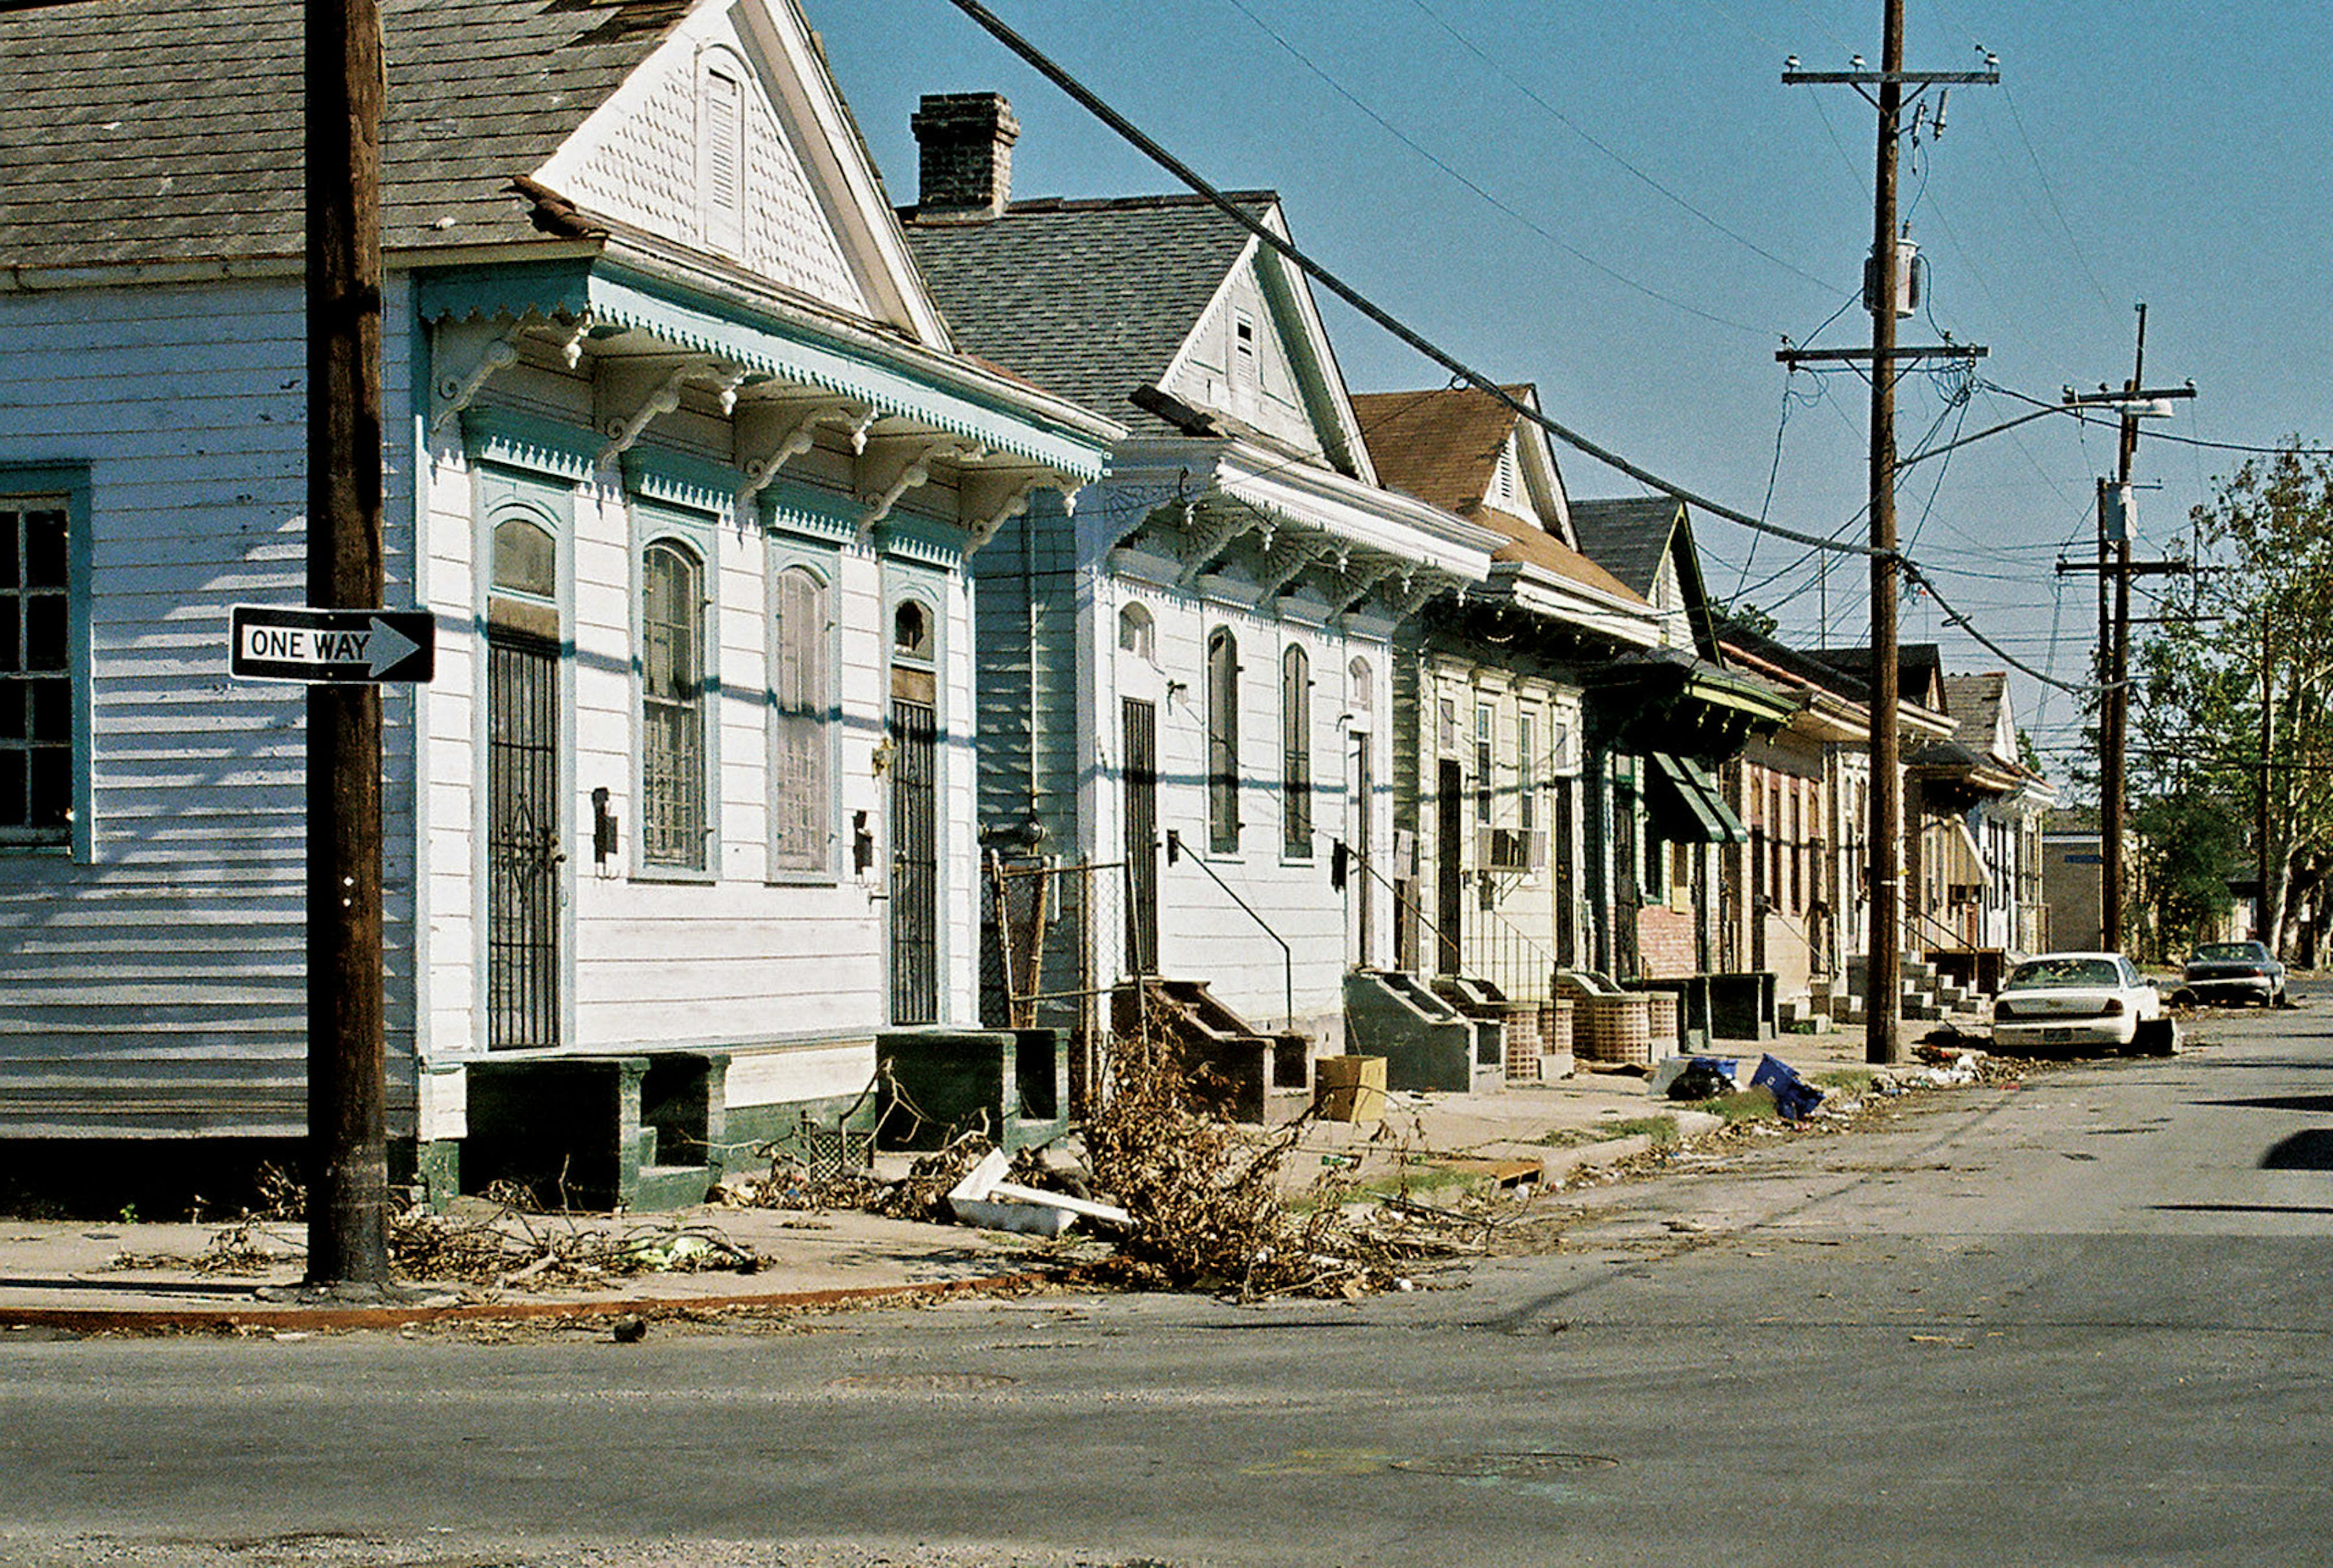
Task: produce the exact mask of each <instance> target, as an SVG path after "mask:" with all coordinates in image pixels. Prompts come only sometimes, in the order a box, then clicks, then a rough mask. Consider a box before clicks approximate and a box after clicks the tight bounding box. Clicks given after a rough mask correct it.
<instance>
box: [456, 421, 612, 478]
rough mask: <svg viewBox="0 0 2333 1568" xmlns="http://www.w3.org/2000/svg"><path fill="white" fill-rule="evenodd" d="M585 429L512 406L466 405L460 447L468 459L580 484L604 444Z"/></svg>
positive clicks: (588, 476) (592, 467) (587, 476)
mask: <svg viewBox="0 0 2333 1568" xmlns="http://www.w3.org/2000/svg"><path fill="white" fill-rule="evenodd" d="M462 445H463V448H464V449H465V450H466V451H467V452H468V453H469V454H470V457H471V459H472V460H473V461H474V462H478V463H494V464H501V465H502V466H503V467H504V468H522V469H524V470H526V471H527V472H529V473H543V474H548V475H550V476H551V477H552V478H554V479H564V480H566V481H568V482H569V483H576V484H580V483H583V482H584V481H586V480H588V479H590V477H591V475H592V473H593V472H594V470H595V467H596V464H597V460H598V458H599V455H600V447H601V446H602V445H605V443H604V442H602V441H601V440H600V438H599V437H598V436H596V435H593V434H592V433H591V432H590V431H589V430H579V429H577V428H576V427H575V426H574V425H566V424H562V423H561V422H560V421H559V420H556V419H546V418H544V417H543V416H541V415H540V414H523V413H521V412H519V411H518V410H516V409H514V408H466V409H464V410H463V411H462Z"/></svg>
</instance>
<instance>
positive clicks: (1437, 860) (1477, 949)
mask: <svg viewBox="0 0 2333 1568" xmlns="http://www.w3.org/2000/svg"><path fill="white" fill-rule="evenodd" d="M1505 390H1506V392H1507V393H1508V395H1509V396H1510V397H1514V398H1515V399H1516V400H1517V401H1519V402H1522V403H1523V404H1525V405H1526V406H1537V402H1538V394H1537V392H1536V390H1535V389H1534V388H1532V387H1529V386H1517V387H1507V388H1505ZM1353 401H1354V406H1355V407H1356V409H1357V410H1358V411H1359V414H1360V417H1361V421H1362V424H1363V425H1364V426H1365V428H1366V429H1367V430H1368V436H1369V443H1370V451H1371V452H1372V454H1374V455H1375V457H1376V459H1377V464H1378V473H1379V475H1380V476H1381V477H1383V478H1384V480H1385V481H1386V483H1387V484H1389V485H1392V486H1394V487H1395V488H1397V489H1399V490H1401V491H1404V492H1407V493H1410V494H1414V495H1416V496H1419V497H1421V498H1423V499H1425V500H1427V501H1430V502H1434V503H1435V504H1436V505H1439V506H1441V507H1443V508H1445V510H1447V511H1450V512H1455V513H1457V514H1458V515H1460V516H1462V517H1465V518H1467V519H1469V520H1471V521H1476V522H1479V523H1481V524H1483V526H1484V527H1486V528H1489V529H1491V530H1493V531H1494V532H1496V533H1497V534H1499V536H1500V542H1499V546H1498V549H1497V550H1496V551H1495V552H1494V555H1493V565H1492V568H1491V576H1490V578H1489V580H1488V581H1487V582H1486V583H1484V584H1483V586H1482V587H1481V588H1475V589H1472V590H1470V591H1468V592H1467V593H1464V594H1452V595H1445V596H1442V597H1440V598H1436V599H1435V600H1434V601H1433V602H1432V603H1430V604H1429V605H1428V606H1427V607H1426V609H1425V611H1424V612H1423V613H1422V614H1421V615H1420V616H1418V617H1416V618H1415V619H1414V620H1412V621H1410V622H1408V623H1407V624H1406V625H1405V626H1404V627H1403V629H1402V631H1401V633H1400V634H1399V636H1398V638H1397V642H1398V648H1397V655H1398V656H1397V663H1396V666H1395V676H1394V681H1395V714H1396V718H1395V733H1396V737H1397V760H1396V762H1395V800H1396V805H1395V822H1396V826H1397V829H1398V830H1400V831H1401V832H1402V833H1403V834H1404V835H1405V848H1408V847H1410V846H1414V853H1412V854H1410V855H1408V856H1405V857H1404V858H1403V860H1402V862H1401V864H1400V865H1399V866H1398V868H1397V872H1396V874H1395V882H1396V884H1397V886H1398V888H1399V889H1400V892H1401V895H1402V896H1401V900H1400V904H1399V906H1398V909H1399V915H1398V927H1399V930H1398V937H1399V940H1398V941H1397V954H1398V958H1397V964H1398V967H1400V968H1403V969H1406V970H1413V971H1416V972H1419V973H1425V974H1435V975H1462V974H1463V975H1464V976H1467V977H1469V978H1472V979H1478V980H1489V981H1491V982H1492V984H1493V985H1494V986H1495V987H1496V988H1497V989H1498V990H1499V991H1500V992H1502V993H1503V995H1505V996H1506V997H1508V998H1510V999H1516V1000H1540V999H1545V998H1547V997H1548V996H1549V995H1550V994H1551V991H1550V988H1551V982H1552V978H1553V973H1554V971H1555V970H1557V969H1559V968H1561V969H1580V968H1587V967H1590V962H1589V956H1590V950H1591V948H1592V946H1593V933H1594V931H1595V929H1596V922H1595V920H1594V918H1593V916H1592V913H1591V902H1592V900H1591V890H1592V887H1593V885H1594V879H1592V878H1591V877H1590V876H1589V872H1588V867H1589V846H1590V844H1591V843H1599V844H1600V843H1601V842H1603V841H1604V840H1605V838H1606V837H1607V834H1606V832H1604V831H1602V830H1597V829H1591V827H1590V825H1589V821H1588V817H1587V811H1588V802H1589V793H1588V790H1587V787H1586V783H1585V777H1586V775H1587V773H1588V772H1589V767H1590V758H1589V746H1588V712H1587V695H1586V691H1585V689H1584V686H1583V684H1582V674H1583V671H1585V670H1587V669H1589V668H1592V667H1595V666H1599V665H1602V664H1605V663H1607V662H1608V661H1609V660H1611V659H1613V658H1614V657H1616V656H1617V655H1621V654H1624V653H1627V652H1630V651H1637V650H1643V649H1647V648H1651V647H1656V646H1657V645H1659V644H1660V642H1661V640H1662V636H1663V632H1664V626H1663V622H1662V620H1661V618H1660V617H1658V616H1657V615H1656V612H1655V611H1654V609H1653V607H1652V606H1651V605H1650V604H1649V603H1648V602H1647V600H1646V599H1645V598H1644V597H1643V596H1642V595H1640V594H1638V593H1637V592H1636V591H1635V590H1634V589H1632V588H1629V587H1628V586H1627V584H1625V583H1623V582H1621V581H1620V580H1619V579H1618V578H1616V577H1614V576H1613V575H1612V574H1611V573H1610V572H1608V571H1607V570H1605V569H1603V568H1602V567H1600V566H1598V565H1597V564H1596V563H1595V562H1593V561H1591V560H1589V559H1588V558H1587V557H1585V556H1584V555H1582V554H1580V553H1579V548H1578V540H1577V538H1576V536H1575V535H1574V534H1573V533H1572V531H1571V521H1570V500H1569V498H1568V497H1567V495H1566V494H1565V492H1564V488H1563V477H1562V473H1561V472H1560V469H1559V468H1558V466H1557V464H1556V462H1555V456H1554V453H1553V451H1552V450H1551V447H1550V446H1549V445H1548V439H1547V435H1546V433H1545V432H1544V431H1543V430H1542V429H1541V428H1540V427H1539V426H1537V425H1532V424H1531V423H1530V422H1528V421H1527V420H1525V419H1523V418H1522V416H1520V415H1518V414H1516V413H1515V411H1514V410H1513V409H1512V408H1510V407H1508V406H1506V405H1504V404H1503V403H1501V402H1500V401H1499V400H1498V399H1497V398H1494V397H1491V396H1490V395H1489V394H1488V393H1485V392H1483V391H1480V390H1477V389H1474V388H1471V387H1470V388H1464V389H1435V390H1426V391H1416V392H1374V393H1365V394H1361V395H1359V396H1357V397H1355V398H1354V400H1353ZM1598 798H1602V797H1601V796H1600V794H1599V797H1598Z"/></svg>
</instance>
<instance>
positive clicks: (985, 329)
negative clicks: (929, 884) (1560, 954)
mask: <svg viewBox="0 0 2333 1568" xmlns="http://www.w3.org/2000/svg"><path fill="white" fill-rule="evenodd" d="M916 129H917V136H918V138H919V140H920V141H921V144H922V155H923V183H922V188H921V191H920V193H919V194H920V199H919V201H918V202H917V205H916V206H914V207H912V208H908V209H906V211H905V215H906V216H907V223H908V226H907V235H908V240H909V243H910V244H911V245H912V247H913V249H914V253H915V256H916V259H917V263H918V264H919V265H920V266H921V267H922V268H923V270H924V272H925V273H926V276H927V277H928V278H929V279H930V282H931V287H932V289H933V292H934V293H935V295H936V297H937V298H938V300H939V301H940V303H941V306H942V308H943V309H944V310H945V311H946V314H947V316H948V318H949V320H950V321H951V322H952V324H953V325H954V326H955V329H956V331H957V333H958V336H959V340H960V341H961V342H963V343H964V344H965V346H966V347H967V348H969V349H972V350H974V352H977V353H979V354H980V355H982V356H983V357H984V358H986V359H994V360H995V361H997V362H999V363H1001V364H1003V365H1007V366H1010V367H1011V368H1013V369H1015V370H1017V371H1019V372H1021V373H1022V374H1024V375H1027V376H1030V377H1032V378H1034V379H1036V380H1037V381H1039V382H1041V383H1042V384H1043V385H1045V386H1048V387H1057V388H1059V389H1060V390H1061V391H1063V392H1064V393H1067V394H1069V395H1070V396H1071V397H1075V398H1076V399H1077V400H1078V401H1079V402H1080V403H1081V404H1083V405H1084V406H1088V407H1090V408H1092V409H1094V410H1096V411H1098V412H1099V413H1100V414H1102V415H1105V416H1109V417H1110V418H1113V419H1118V420H1122V421H1124V422H1125V424H1126V425H1127V426H1128V433H1127V435H1126V436H1125V438H1124V439H1122V440H1121V441H1119V442H1118V444H1117V445H1116V446H1115V447H1114V448H1113V450H1112V452H1111V454H1110V459H1109V472H1108V473H1107V475H1106V476H1105V479H1104V481H1103V483H1101V484H1100V485H1099V487H1097V488H1096V489H1094V490H1090V491H1088V492H1085V494H1084V495H1082V496H1081V497H1080V498H1079V499H1078V502H1077V504H1076V509H1075V512H1074V515H1073V516H1070V515H1065V514H1064V512H1063V510H1062V509H1061V507H1059V506H1057V505H1054V504H1051V502H1050V501H1049V500H1046V499H1044V498H1041V500H1040V503H1039V504H1038V505H1037V506H1034V507H1032V509H1031V511H1030V512H1029V513H1028V514H1027V516H1026V517H1024V518H1022V519H1020V520H1017V521H1011V522H1008V523H1007V524H1006V525H1005V527H1004V530H1003V531H1002V532H1000V534H999V535H998V537H997V540H996V541H995V542H994V543H993V544H992V545H991V546H990V547H989V548H988V549H987V550H984V551H983V552H982V553H981V555H980V556H979V557H978V558H977V559H975V560H974V571H975V573H976V574H977V577H978V581H979V587H980V607H981V616H982V622H981V630H980V636H979V645H980V658H981V661H982V668H981V719H980V733H981V747H982V751H981V760H982V780H981V792H982V801H981V815H982V819H983V822H984V824H985V825H986V826H987V827H988V828H989V829H990V833H991V837H992V841H993V842H996V843H1000V844H1003V845H1009V846H1013V848H1014V849H1015V850H1016V851H1019V852H1022V853H1023V854H1031V855H1046V856H1068V857H1070V858H1071V859H1073V860H1078V861H1081V862H1083V863H1085V864H1088V865H1095V866H1099V867H1104V868H1108V869H1105V870H1102V871H1099V872H1097V873H1095V874H1094V876H1095V880H1094V883H1093V886H1094V889H1095V892H1094V894H1093V896H1092V900H1091V902H1092V904H1093V905H1094V907H1095V910H1096V913H1097V915H1098V918H1097V919H1096V920H1095V921H1094V922H1093V923H1092V928H1091V936H1090V941H1091V942H1092V943H1093V946H1094V950H1095V951H1093V952H1092V954H1091V956H1090V960H1089V961H1088V963H1087V966H1086V967H1087V969H1088V975H1087V979H1088V980H1090V984H1091V986H1092V987H1094V988H1096V989H1103V988H1108V987H1109V986H1111V985H1113V984H1115V983H1117V982H1118V981H1120V980H1125V979H1126V978H1128V977H1129V976H1132V975H1135V974H1142V975H1150V976H1166V977H1175V978H1180V979H1183V980H1194V981H1204V982H1205V983H1206V984H1207V985H1208V986H1210V987H1211V988H1212V994H1213V995H1214V997H1215V999H1218V1000H1220V1001H1222V1002H1224V1003H1225V1004H1226V1005H1228V1006H1229V1007H1230V1008H1231V1009H1234V1011H1235V1012H1236V1013H1237V1014H1239V1015H1240V1016H1241V1018H1243V1019H1244V1020H1245V1021H1247V1022H1248V1023H1250V1024H1252V1025H1253V1026H1255V1027H1257V1028H1269V1029H1272V1030H1279V1029H1282V1028H1293V1029H1295V1030H1299V1031H1302V1032H1304V1033H1306V1034H1308V1035H1310V1036H1311V1037H1312V1040H1313V1041H1314V1042H1315V1044H1316V1045H1317V1046H1320V1047H1326V1048H1328V1049H1330V1050H1333V1049H1335V1048H1337V1046H1338V1044H1339V1042H1340V1040H1341V1038H1342V1032H1343V1031H1342V989H1341V988H1342V985H1343V980H1344V976H1345V974H1346V972H1347V971H1348V970H1349V969H1351V968H1354V967H1356V966H1359V965H1367V964H1371V963H1378V964H1382V963H1385V962H1387V961H1388V959H1389V954H1390V951H1391V950H1390V941H1391V933H1392V901H1391V899H1390V897H1389V896H1388V895H1387V891H1386V887H1385V884H1384V881H1383V878H1384V877H1385V875H1386V872H1387V867H1389V866H1390V865H1391V864H1392V858H1393V856H1392V852H1393V843H1394V824H1393V817H1392V813H1391V810H1390V809H1389V805H1390V800H1391V793H1390V788H1391V772H1392V764H1393V752H1392V742H1393V723H1392V709H1391V703H1392V697H1393V686H1392V679H1391V676H1392V672H1391V667H1390V663H1391V661H1390V655H1391V649H1392V644H1391V641H1390V638H1391V634H1392V632H1393V629H1394V627H1395V626H1397V624H1398V623H1399V622H1400V621H1401V620H1402V619H1403V618H1404V617H1407V616H1408V615H1411V614H1413V613H1415V612H1416V609H1417V608H1418V607H1420V606H1421V605H1423V604H1424V603H1425V602H1426V600H1427V599H1428V598H1432V597H1433V596H1435V594H1437V593H1442V592H1445V591H1447V590H1449V589H1451V588H1455V587H1457V586H1461V585H1465V584H1471V583H1479V582H1481V581H1482V580H1483V578H1485V577H1486V575H1487V574H1488V572H1489V570H1490V565H1491V561H1490V557H1491V552H1492V550H1493V549H1494V548H1496V546H1497V545H1498V543H1499V542H1500V540H1499V537H1498V536H1497V535H1496V534H1494V533H1493V532H1491V531H1488V530H1485V529H1483V528H1482V527H1480V526H1479V525H1477V524H1474V523H1471V522H1468V521H1464V520H1462V519H1460V518H1458V517H1456V516H1455V515H1453V514H1451V513H1449V512H1445V511H1444V510H1442V509H1440V508H1438V507H1435V506H1433V505H1431V504H1428V503H1427V502H1422V501H1419V500H1416V499H1415V498H1413V497H1409V496H1405V495H1400V494H1397V493H1394V492H1391V491H1389V490H1387V488H1385V487H1383V486H1381V485H1380V484H1379V483H1378V476H1377V473H1376V471H1375V470H1374V468H1373V467H1372V465H1371V461H1370V455H1369V452H1368V447H1367V445H1366V443H1365V441H1364V439H1363V435H1364V432H1363V430H1362V428H1361V425H1360V423H1359V421H1358V420H1357V418H1356V416H1355V414H1354V410H1353V405H1352V402H1351V399H1350V398H1349V397H1348V395H1347V392H1346V389H1345V387H1344V384H1343V382H1342V379H1341V378H1340V376H1339V371H1338V368H1337V362H1336V359H1335V356H1334V353H1333V352H1332V350H1331V349H1330V344H1329V341H1328V338H1327V336H1326V334H1325V332H1324V330H1323V329H1322V326H1321V322H1320V317H1319V315H1318V313H1317V311H1316V310H1315V308H1314V305H1313V301H1312V298H1311V292H1310V289H1309V287H1308V286H1307V284H1306V283H1305V282H1304V280H1303V278H1302V276H1301V273H1299V272H1297V271H1296V270H1295V269H1294V268H1293V267H1292V266H1291V265H1290V264H1289V263H1286V262H1285V261H1284V260H1283V259H1282V257H1281V256H1280V255H1278V254H1277V253H1275V252H1274V251H1272V249H1271V248H1270V247H1268V246H1266V245H1264V244H1263V243H1262V242H1261V240H1260V239H1258V238H1257V236H1255V235H1254V234H1252V233H1250V232H1249V231H1247V230H1246V229H1244V228H1243V227H1242V226H1241V225H1238V224H1236V223H1234V222H1233V221H1232V220H1231V219H1230V218H1228V217H1227V216H1225V215H1224V214H1222V213H1220V212H1218V211H1217V210H1215V208H1213V207H1212V206H1208V205H1207V204H1205V203H1204V202H1202V201H1200V200H1198V199H1197V198H1195V197H1183V196H1144V197H1133V198H1126V199H1115V200H1065V199H1038V200H1025V201H1014V200H1013V199H1012V198H1011V192H1010V187H1009V175H1010V152H1011V148H1012V147H1013V142H1014V140H1015V139H1016V138H1017V136H1018V134H1019V126H1018V124H1017V122H1016V121H1015V120H1013V116H1012V113H1011V110H1010V108H1009V106H1008V105H1006V104H1005V102H1004V100H1003V99H1002V98H1000V97H998V96H996V95H994V94H988V93H978V94H960V95H949V96H945V97H934V98H927V99H926V100H924V104H923V107H922V110H920V111H919V112H918V114H917V117H916ZM1234 199H1235V200H1237V201H1238V203H1239V204H1240V206H1242V208H1243V210H1244V211H1246V212H1248V213H1250V214H1252V215H1254V217H1255V218H1256V219H1257V221H1259V222H1260V223H1262V224H1263V225H1268V226H1269V227H1270V228H1271V230H1272V232H1273V233H1274V234H1280V235H1282V236H1283V237H1284V236H1285V235H1286V233H1287V230H1286V226H1285V222H1284V219H1283V217H1282V213H1281V209H1280V205H1279V203H1278V201H1277V199H1276V198H1275V197H1273V196H1272V195H1270V194H1269V193H1264V192H1246V193H1241V194H1240V195H1238V196H1236V197H1235V198H1234Z"/></svg>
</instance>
